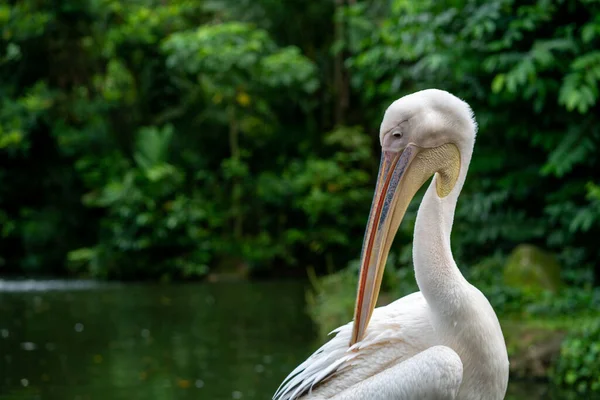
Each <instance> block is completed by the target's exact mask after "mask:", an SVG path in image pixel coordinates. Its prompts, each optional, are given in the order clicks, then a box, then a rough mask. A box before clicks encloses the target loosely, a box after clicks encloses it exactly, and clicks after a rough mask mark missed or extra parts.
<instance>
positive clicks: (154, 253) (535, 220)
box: [0, 0, 600, 307]
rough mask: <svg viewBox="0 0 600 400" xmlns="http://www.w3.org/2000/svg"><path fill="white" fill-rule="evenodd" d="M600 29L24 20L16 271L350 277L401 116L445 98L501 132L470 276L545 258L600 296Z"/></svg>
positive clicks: (539, 17)
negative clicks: (595, 286) (443, 93)
mask: <svg viewBox="0 0 600 400" xmlns="http://www.w3.org/2000/svg"><path fill="white" fill-rule="evenodd" d="M290 15H293V16H294V18H290ZM598 15H600V9H599V5H598V3H597V2H592V1H583V0H573V1H560V2H551V1H548V0H536V1H532V2H527V3H522V2H517V1H514V0H488V1H476V0H460V1H452V2H433V1H424V2H419V3H416V2H409V1H406V0H392V1H389V2H367V1H353V2H349V1H342V2H337V3H335V2H309V3H305V2H293V1H283V2H273V1H266V0H257V1H249V0H242V1H240V2H238V3H236V5H235V6H233V5H232V4H230V3H228V2H224V1H221V0H206V1H201V2H192V1H187V0H170V1H168V2H165V1H157V0H140V1H135V2H122V1H119V0H89V1H74V0H64V1H61V2H40V1H37V0H22V1H19V2H12V3H6V4H4V3H3V4H1V5H0V37H1V40H0V93H1V94H2V99H1V100H0V102H1V104H0V156H1V157H2V159H3V164H2V165H1V166H0V224H1V229H0V235H1V237H2V241H0V264H2V265H4V266H5V267H6V271H7V272H14V273H21V272H27V273H62V274H65V273H67V274H68V273H72V274H83V275H86V274H87V275H92V276H98V277H106V278H132V279H133V278H160V277H164V278H171V277H175V278H198V277H202V276H205V275H206V274H207V273H209V272H215V273H218V272H219V268H221V266H227V265H230V266H231V265H234V266H235V265H245V266H249V267H250V268H251V270H252V272H254V273H256V274H269V275H278V274H287V273H288V272H286V271H289V270H290V268H291V269H292V270H294V273H296V274H298V273H303V272H304V271H305V269H306V268H307V267H313V268H314V269H315V271H316V273H318V274H321V273H327V272H333V271H335V270H336V269H338V268H339V266H343V265H346V264H347V263H348V262H349V261H350V260H352V259H354V258H356V257H357V256H358V251H359V248H360V244H361V239H362V235H363V233H364V223H365V220H366V215H367V212H368V207H369V205H370V200H371V195H372V190H373V186H372V185H373V181H374V178H375V173H376V168H377V159H378V152H377V151H374V150H375V149H376V148H377V127H378V125H379V122H380V118H381V112H382V111H383V110H384V109H385V107H386V106H387V105H388V104H389V103H390V102H391V101H392V100H394V99H396V98H398V97H400V96H402V95H403V94H406V93H409V92H413V91H415V90H419V89H422V88H426V87H439V88H441V89H446V90H449V91H451V92H453V93H455V94H457V95H459V96H460V97H462V98H464V99H465V100H467V101H468V102H469V103H470V104H471V105H472V107H473V109H474V111H475V113H476V116H477V120H478V123H479V126H480V130H479V137H478V141H477V148H476V150H475V153H474V154H475V155H474V159H473V161H472V164H471V169H470V173H469V178H468V180H467V184H466V186H465V188H464V192H463V195H462V196H461V200H460V203H459V207H458V209H457V211H456V223H455V224H454V235H453V239H452V243H453V252H454V254H455V256H456V258H457V259H458V261H459V264H464V265H475V264H476V263H477V262H478V261H480V260H481V259H483V258H485V257H487V256H489V255H490V254H495V253H496V252H497V253H498V254H500V255H502V254H506V253H508V252H509V251H511V250H512V249H513V248H514V247H515V246H516V245H518V244H519V243H522V242H529V243H533V244H535V245H537V246H540V247H543V248H547V249H549V250H550V251H552V252H554V253H556V254H557V257H558V258H559V260H560V262H561V264H562V265H564V266H565V268H564V269H565V271H566V272H565V273H572V274H573V276H584V275H585V276H592V275H593V273H592V271H594V269H597V266H598V265H600V253H598V251H597V249H596V247H597V243H596V242H597V241H596V239H595V238H596V237H597V236H598V235H600V222H599V221H600V189H598V185H599V183H598V181H597V176H596V175H597V174H596V173H595V171H597V169H598V160H599V158H598V156H597V154H599V150H600V149H599V147H598V146H599V145H598V144H599V143H600V124H599V123H598V115H600V114H599V113H598V110H599V109H598V107H599V104H598V97H599V95H600V94H599V92H598V81H599V80H600V61H599V60H600V57H599V52H598V50H597V49H598V45H599V44H600V19H599V18H598ZM342 122H345V124H342ZM417 202H418V196H417V199H415V202H414V204H413V205H411V207H410V208H409V210H408V212H407V215H406V220H405V223H404V224H403V225H402V227H401V231H400V233H399V235H398V241H397V242H398V245H397V246H398V247H397V248H396V252H397V254H398V258H397V261H394V262H397V264H398V270H399V271H403V270H410V269H409V268H407V267H408V266H409V265H410V259H411V253H410V237H411V234H412V229H413V227H414V220H415V215H416V203H417ZM65 261H67V263H65ZM65 264H68V268H67V267H65ZM467 273H468V271H467ZM595 276H596V278H595V279H596V280H598V276H600V274H599V273H598V271H596V274H595ZM590 279H592V278H590ZM392 286H393V285H392ZM496 291H497V292H499V291H500V290H499V289H497V290H496ZM498 296H505V297H507V299H506V300H505V301H506V302H507V304H514V302H513V300H511V299H513V298H514V299H521V300H522V295H521V294H514V295H513V294H510V291H507V292H506V293H504V294H500V293H499V294H498ZM511 296H512V297H511ZM521 300H519V301H521ZM498 301H500V300H498ZM514 301H517V300H514ZM523 301H524V300H523ZM507 307H510V306H508V305H507Z"/></svg>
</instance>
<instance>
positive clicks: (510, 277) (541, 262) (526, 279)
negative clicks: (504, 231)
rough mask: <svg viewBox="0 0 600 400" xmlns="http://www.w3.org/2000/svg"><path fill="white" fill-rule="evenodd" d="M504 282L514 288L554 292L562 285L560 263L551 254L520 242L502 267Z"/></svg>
mask: <svg viewBox="0 0 600 400" xmlns="http://www.w3.org/2000/svg"><path fill="white" fill-rule="evenodd" d="M504 282H505V283H506V284H507V285H509V286H513V287H516V288H521V289H529V290H534V291H542V290H549V291H551V292H554V293H556V292H557V291H558V290H559V289H560V288H561V287H562V281H561V279H560V265H559V264H558V262H557V261H556V259H555V258H554V256H553V255H552V254H550V253H547V252H545V251H543V250H542V249H540V248H538V247H535V246H532V245H529V244H522V245H519V246H517V247H516V248H515V249H514V250H513V252H512V253H511V255H510V256H509V257H508V261H507V262H506V266H505V267H504Z"/></svg>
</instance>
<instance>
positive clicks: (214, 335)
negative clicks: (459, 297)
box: [0, 282, 548, 400]
mask: <svg viewBox="0 0 600 400" xmlns="http://www.w3.org/2000/svg"><path fill="white" fill-rule="evenodd" d="M4 287H6V286H4ZM10 287H11V288H12V289H14V288H15V286H14V285H13V286H10ZM32 287H34V288H35V290H33V291H27V290H8V291H4V292H0V355H1V356H0V357H1V358H0V399H1V400H8V399H57V400H68V399H80V400H87V399H102V400H104V399H115V400H118V399H127V400H131V399H137V398H139V399H211V400H212V399H214V400H220V399H268V398H270V397H271V395H272V393H273V391H274V389H275V388H276V387H277V385H278V384H279V382H280V381H281V380H282V379H283V377H284V376H285V375H286V374H287V373H288V372H289V371H290V370H291V369H293V367H295V366H296V365H297V364H298V363H299V362H300V361H301V360H303V359H304V358H305V357H306V355H308V354H309V353H310V352H311V351H312V350H314V349H315V348H316V346H317V344H318V343H317V342H315V339H314V333H313V329H312V325H311V323H310V320H309V319H308V318H307V317H306V316H305V315H304V314H303V313H302V312H301V311H302V310H303V308H304V305H303V304H304V287H303V286H302V285H301V284H298V283H292V282H288V283H281V282H279V283H253V284H211V285H198V284H195V285H173V286H158V285H109V286H105V285H96V284H94V285H90V286H88V287H85V288H84V289H85V290H82V288H81V286H79V285H78V286H77V287H69V286H68V284H66V285H62V286H61V288H60V290H59V289H57V285H54V284H53V285H50V289H49V290H38V289H39V285H33V286H32ZM1 288H2V285H0V289H1ZM510 389H511V394H510V395H509V396H508V397H507V398H509V399H515V400H516V399H535V398H540V399H541V398H548V395H547V389H546V388H545V387H544V386H543V385H540V386H539V387H538V386H535V385H530V384H528V385H525V384H519V383H514V384H511V388H510Z"/></svg>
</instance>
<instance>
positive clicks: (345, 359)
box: [273, 89, 508, 400]
mask: <svg viewBox="0 0 600 400" xmlns="http://www.w3.org/2000/svg"><path fill="white" fill-rule="evenodd" d="M476 132H477V124H476V122H475V119H474V116H473V112H472V111H471V108H470V107H469V105H468V104H467V103H465V102H464V101H462V100H460V99H459V98H457V97H455V96H454V95H452V94H450V93H448V92H445V91H442V90H437V89H428V90H423V91H420V92H416V93H413V94H410V95H407V96H404V97H402V98H400V99H398V100H396V101H395V102H393V103H392V104H391V105H390V106H389V108H388V109H387V110H386V112H385V115H384V117H383V121H382V123H381V127H380V133H379V139H380V142H381V147H382V155H381V163H380V168H379V174H378V178H377V183H376V188H375V194H374V196H373V203H372V206H371V212H370V214H369V220H368V222H367V228H366V233H365V237H364V242H363V249H362V254H361V271H360V276H359V284H358V293H357V297H356V307H355V311H354V320H353V322H350V323H348V324H346V325H343V326H341V327H339V328H337V329H336V330H334V331H333V332H332V333H335V336H334V337H333V338H332V339H331V340H330V341H329V342H327V343H326V344H324V345H323V346H322V347H321V348H320V349H319V350H317V351H316V352H315V353H314V354H313V355H312V356H310V357H309V358H308V359H307V360H306V361H304V362H303V363H302V364H301V365H299V366H298V367H297V368H296V369H295V370H294V371H292V372H291V373H290V375H289V376H288V377H287V378H286V379H285V380H284V382H283V383H282V385H281V386H280V387H279V389H278V390H277V392H276V393H275V395H274V397H273V398H274V399H275V400H293V399H306V400H308V399H335V400H354V399H356V400H358V399H368V400H391V399H398V400H400V399H402V400H404V399H462V400H476V399H486V400H495V399H503V398H504V395H505V393H506V388H507V385H508V356H507V352H506V344H505V342H504V337H503V335H502V329H501V328H500V323H499V322H498V318H497V316H496V313H495V312H494V310H493V308H492V306H491V305H490V303H489V302H488V300H487V299H486V297H485V296H484V295H483V294H482V293H481V292H480V291H479V290H478V289H477V288H476V287H474V286H473V285H471V284H470V283H469V282H468V281H467V280H466V279H465V278H464V276H463V275H462V274H461V272H460V270H459V269H458V267H457V265H456V263H455V261H454V259H453V257H452V251H451V249H450V233H451V231H452V223H453V220H454V211H455V208H456V203H457V200H458V196H459V194H460V191H461V189H462V187H463V184H464V182H465V178H466V176H467V170H468V167H469V163H470V161H471V155H472V153H473V146H474V144H475V135H476ZM432 176H433V179H432V180H431V183H430V185H429V188H428V189H427V191H426V193H425V195H424V197H423V200H422V202H421V205H420V207H419V211H418V214H417V220H416V225H415V230H414V239H413V263H414V270H415V276H416V280H417V284H418V285H419V289H420V291H419V292H416V293H412V294H410V295H408V296H405V297H403V298H401V299H399V300H396V301H395V302H393V303H391V304H389V305H388V306H385V307H379V308H377V309H375V310H374V308H375V304H376V302H377V297H378V295H379V290H380V286H381V279H382V276H383V269H384V267H385V263H386V260H387V257H388V254H389V251H390V247H391V245H392V241H393V239H394V236H395V235H396V232H397V231H398V227H399V226H400V223H401V221H402V218H403V217H404V213H405V211H406V209H407V207H408V205H409V203H410V201H411V200H412V198H413V196H414V195H415V193H416V192H417V190H418V189H419V188H420V187H421V186H422V185H423V184H424V183H425V182H426V181H427V180H428V179H429V178H431V177H432Z"/></svg>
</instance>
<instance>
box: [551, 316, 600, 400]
mask: <svg viewBox="0 0 600 400" xmlns="http://www.w3.org/2000/svg"><path fill="white" fill-rule="evenodd" d="M599 369H600V322H598V321H597V320H596V321H594V322H590V323H588V324H586V325H585V326H583V327H581V328H579V329H577V330H576V331H574V332H573V333H571V334H570V335H569V336H568V337H567V338H566V339H565V340H564V342H563V344H562V346H561V350H560V357H559V358H558V361H557V363H556V366H555V369H554V371H553V372H552V379H553V381H554V383H555V384H557V385H558V386H561V387H563V388H566V389H571V390H575V391H577V392H578V393H579V394H581V395H586V396H593V395H594V394H597V393H600V377H599V376H598V370H599Z"/></svg>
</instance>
